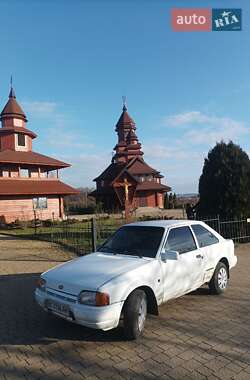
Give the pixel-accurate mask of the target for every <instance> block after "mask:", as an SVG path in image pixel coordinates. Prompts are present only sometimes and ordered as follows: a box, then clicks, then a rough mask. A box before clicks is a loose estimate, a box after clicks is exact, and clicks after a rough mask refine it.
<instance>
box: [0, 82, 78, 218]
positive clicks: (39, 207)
mask: <svg viewBox="0 0 250 380" xmlns="http://www.w3.org/2000/svg"><path fill="white" fill-rule="evenodd" d="M0 120H1V123H2V127H1V128H0V223H10V222H13V221H15V220H25V221H27V220H32V219H40V220H44V219H59V218H63V217H64V206H63V197H64V196H65V195H69V194H76V193H78V191H77V190H76V189H73V188H72V187H71V186H68V185H66V184H65V183H63V182H61V181H60V180H59V173H58V171H59V169H62V168H67V167H69V166H70V165H69V164H67V163H65V162H62V161H59V160H56V159H54V158H51V157H47V156H44V155H42V154H40V153H36V152H33V150H32V140H33V139H35V138H36V137H37V136H36V134H35V133H34V132H32V131H30V130H29V129H27V128H26V123H27V118H26V115H25V113H24V111H23V110H22V108H21V107H20V105H19V104H18V103H17V101H16V96H15V93H14V90H13V88H12V86H11V90H10V94H9V100H8V102H7V104H6V105H5V107H4V109H3V110H2V112H1V115H0Z"/></svg>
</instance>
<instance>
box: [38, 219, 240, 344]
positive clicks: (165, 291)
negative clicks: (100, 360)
mask: <svg viewBox="0 0 250 380" xmlns="http://www.w3.org/2000/svg"><path fill="white" fill-rule="evenodd" d="M236 263H237V257H236V256H235V254H234V244H233V241H232V240H225V239H224V238H223V237H222V236H220V235H219V234H218V233H217V232H216V231H214V230H213V229H212V228H210V227H209V226H207V225H206V224H205V223H203V222H197V221H186V220H178V221H177V220H176V221H175V220H171V221H148V222H138V223H131V224H127V225H124V226H123V227H121V228H120V229H118V230H117V231H116V232H115V233H114V235H112V236H111V237H110V238H109V239H108V240H107V241H106V242H105V243H104V244H103V245H102V246H101V247H100V248H99V249H98V251H97V252H94V253H91V254H89V255H86V256H83V257H80V258H77V259H74V260H72V261H69V262H67V263H64V264H61V265H58V266H57V267H55V268H53V269H50V270H48V271H47V272H45V273H43V274H42V275H41V277H40V279H39V281H38V286H37V288H36V291H35V298H36V300H37V302H38V304H39V305H40V306H41V307H42V308H43V309H44V310H46V311H47V312H49V313H53V314H55V315H57V316H59V317H62V318H64V319H66V320H68V321H71V322H75V323H78V324H80V325H83V326H87V327H91V328H94V329H102V330H109V329H113V328H115V327H117V326H118V324H119V321H120V319H121V317H122V319H123V324H124V331H125V336H126V337H127V338H128V339H135V338H137V337H138V336H139V335H140V334H141V333H142V331H143V328H144V324H145V319H146V315H147V312H148V313H152V314H156V315H158V306H159V305H161V304H162V303H164V302H166V301H168V300H170V299H172V298H177V297H180V296H182V295H184V294H186V293H189V292H191V291H193V290H195V289H197V288H199V287H200V286H201V285H203V284H205V283H208V285H209V288H210V290H211V292H213V293H215V294H220V293H223V292H224V291H225V289H226V287H227V284H228V278H229V273H230V269H231V268H232V267H234V266H235V265H236Z"/></svg>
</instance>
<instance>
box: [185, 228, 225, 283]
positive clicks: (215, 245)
mask: <svg viewBox="0 0 250 380" xmlns="http://www.w3.org/2000/svg"><path fill="white" fill-rule="evenodd" d="M191 228H192V230H193V233H194V235H195V237H196V240H197V242H198V246H199V248H200V253H201V255H202V256H203V268H204V271H203V279H202V282H203V283H205V282H207V281H209V280H210V279H211V277H212V275H213V273H214V270H215V267H216V265H217V263H218V260H219V257H220V244H219V239H218V238H217V237H216V236H215V235H214V234H213V233H212V231H210V230H209V229H207V228H206V227H204V226H203V225H201V224H193V225H192V226H191Z"/></svg>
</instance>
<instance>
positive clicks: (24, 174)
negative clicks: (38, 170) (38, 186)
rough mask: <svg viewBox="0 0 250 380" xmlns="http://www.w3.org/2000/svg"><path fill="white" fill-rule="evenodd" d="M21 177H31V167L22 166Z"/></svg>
mask: <svg viewBox="0 0 250 380" xmlns="http://www.w3.org/2000/svg"><path fill="white" fill-rule="evenodd" d="M20 177H24V178H28V177H29V169H25V168H21V169H20Z"/></svg>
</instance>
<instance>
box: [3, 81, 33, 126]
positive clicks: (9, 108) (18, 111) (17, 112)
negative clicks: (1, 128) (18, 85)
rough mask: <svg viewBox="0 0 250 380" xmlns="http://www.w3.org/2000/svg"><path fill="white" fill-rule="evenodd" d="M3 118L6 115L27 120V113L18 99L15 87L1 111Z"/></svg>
mask: <svg viewBox="0 0 250 380" xmlns="http://www.w3.org/2000/svg"><path fill="white" fill-rule="evenodd" d="M0 116H1V118H4V117H16V118H19V119H22V120H24V121H27V118H26V115H25V113H24V111H23V110H22V108H21V107H20V105H19V104H18V103H17V101H16V95H15V92H14V89H13V87H11V89H10V93H9V100H8V101H7V103H6V105H5V106H4V108H3V110H2V112H1V115H0Z"/></svg>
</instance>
